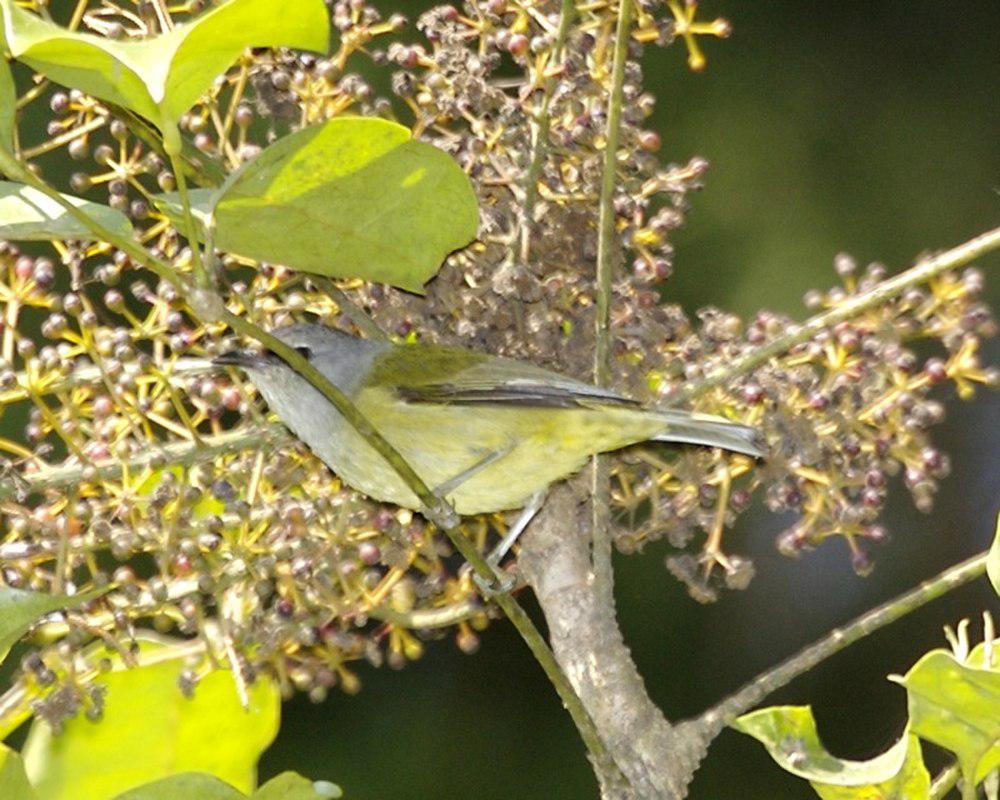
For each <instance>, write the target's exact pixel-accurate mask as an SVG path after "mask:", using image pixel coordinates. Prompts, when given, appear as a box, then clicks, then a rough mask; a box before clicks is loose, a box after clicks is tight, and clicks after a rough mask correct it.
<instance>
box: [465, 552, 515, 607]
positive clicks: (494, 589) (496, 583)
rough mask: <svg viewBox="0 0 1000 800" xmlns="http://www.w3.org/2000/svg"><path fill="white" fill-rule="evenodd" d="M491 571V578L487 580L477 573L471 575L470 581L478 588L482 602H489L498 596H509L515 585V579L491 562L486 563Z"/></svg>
mask: <svg viewBox="0 0 1000 800" xmlns="http://www.w3.org/2000/svg"><path fill="white" fill-rule="evenodd" d="M487 563H488V564H489V565H490V569H492V570H493V577H492V578H487V577H484V576H483V575H480V574H479V573H478V572H473V573H472V580H473V581H474V582H475V584H476V586H477V587H478V588H479V592H480V594H482V596H483V599H484V600H490V599H491V598H494V597H496V596H497V595H500V594H510V593H511V591H513V589H514V587H515V586H516V585H517V578H516V577H515V576H514V575H513V574H511V573H510V572H508V571H507V570H505V569H503V568H501V567H500V565H499V564H494V563H493V562H492V561H488V562H487Z"/></svg>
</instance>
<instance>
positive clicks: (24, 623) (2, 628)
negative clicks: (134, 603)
mask: <svg viewBox="0 0 1000 800" xmlns="http://www.w3.org/2000/svg"><path fill="white" fill-rule="evenodd" d="M106 591H107V589H106V588H105V589H92V590H91V591H88V592H80V593H79V594H75V595H73V596H71V597H68V596H66V595H60V594H41V593H40V592H28V591H25V590H23V589H11V588H10V587H9V586H0V662H2V661H3V660H4V659H5V658H6V657H7V653H8V652H9V651H10V648H11V647H13V646H14V644H15V643H16V642H17V640H18V639H20V638H21V637H22V636H23V635H24V634H25V632H26V631H27V630H28V628H30V627H31V625H32V623H34V622H35V620H37V619H38V618H39V617H42V616H44V615H45V614H48V613H49V612H51V611H58V610H59V609H61V608H72V607H73V606H78V605H80V604H81V603H86V602H87V601H89V600H93V599H94V598H95V597H100V596H101V595H102V594H104V592H106ZM0 797H3V795H0Z"/></svg>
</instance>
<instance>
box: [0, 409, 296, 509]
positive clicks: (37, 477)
mask: <svg viewBox="0 0 1000 800" xmlns="http://www.w3.org/2000/svg"><path fill="white" fill-rule="evenodd" d="M292 441H294V439H293V438H292V436H291V434H289V433H288V432H287V431H284V430H282V429H281V428H279V427H278V426H273V427H267V428H251V429H250V430H247V431H239V432H229V433H223V434H220V435H218V436H205V437H202V440H201V442H200V443H199V442H196V441H194V440H186V441H176V442H169V443H167V444H164V445H162V446H161V447H157V448H150V449H146V450H143V451H142V452H140V453H137V454H136V455H134V456H132V457H131V458H126V459H123V458H110V459H107V460H104V461H99V462H96V463H87V464H80V463H77V464H61V465H59V466H57V467H44V468H42V469H39V470H37V471H36V472H29V473H26V474H25V475H23V476H21V478H20V480H19V481H18V482H13V481H4V482H3V483H0V500H5V499H6V498H8V497H10V496H11V495H12V494H14V493H15V492H16V491H17V489H18V487H19V485H21V486H23V487H24V488H26V489H28V490H39V491H40V490H42V489H62V488H65V487H68V486H76V485H79V484H80V483H82V482H83V481H84V477H83V475H84V472H85V471H89V470H90V469H95V470H96V472H95V474H94V477H93V479H92V480H93V481H102V480H109V479H112V480H113V479H118V478H120V477H121V476H122V475H123V474H125V473H126V472H133V471H136V470H142V469H145V468H146V467H152V466H153V465H154V464H158V463H159V462H161V461H166V463H169V464H177V465H182V466H190V465H192V464H199V463H202V462H205V461H211V460H213V459H215V458H218V457H219V456H222V455H226V454H227V453H239V452H242V451H244V450H248V449H250V448H262V449H267V448H272V447H280V446H282V445H287V444H289V443H291V442H292ZM89 481H90V479H88V482H89Z"/></svg>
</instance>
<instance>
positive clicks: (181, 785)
mask: <svg viewBox="0 0 1000 800" xmlns="http://www.w3.org/2000/svg"><path fill="white" fill-rule="evenodd" d="M178 798H186V799H187V800H246V795H245V794H243V792H240V791H238V790H236V789H234V788H233V787H232V786H230V785H229V784H228V783H226V782H225V781H221V780H219V779H218V778H216V777H215V776H214V775H207V774H205V773H204V772H182V773H180V774H178V775H171V776H170V777H169V778H161V779H160V780H158V781H152V782H151V783H147V784H145V785H143V786H138V787H136V788H135V789H129V790H128V791H127V792H122V793H121V794H119V795H118V796H116V797H115V799H114V800H178Z"/></svg>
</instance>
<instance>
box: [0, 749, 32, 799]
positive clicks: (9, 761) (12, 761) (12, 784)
mask: <svg viewBox="0 0 1000 800" xmlns="http://www.w3.org/2000/svg"><path fill="white" fill-rule="evenodd" d="M0 797H2V798H3V800H38V795H37V794H35V790H34V789H33V788H32V787H31V784H30V783H28V776H27V775H26V774H25V772H24V763H23V762H22V761H21V756H19V755H18V754H17V753H16V752H14V751H13V750H11V749H10V748H9V747H5V746H4V745H2V744H0Z"/></svg>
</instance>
